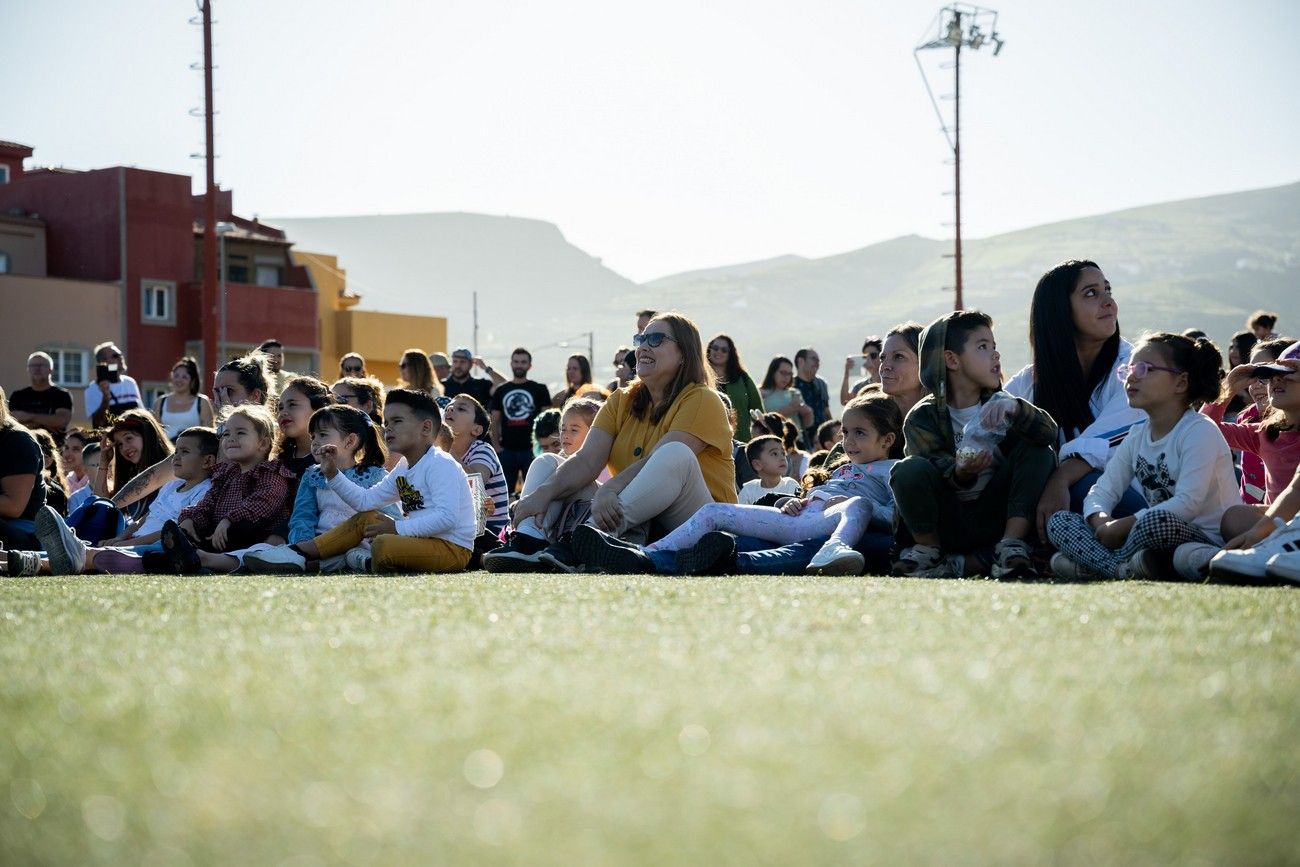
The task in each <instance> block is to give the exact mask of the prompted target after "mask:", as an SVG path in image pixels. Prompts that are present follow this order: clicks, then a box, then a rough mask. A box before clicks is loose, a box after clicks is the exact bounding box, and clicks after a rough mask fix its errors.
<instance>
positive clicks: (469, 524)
mask: <svg viewBox="0 0 1300 867" xmlns="http://www.w3.org/2000/svg"><path fill="white" fill-rule="evenodd" d="M329 486H330V490H331V491H333V492H334V493H336V494H338V495H339V498H340V499H342V500H343V502H345V503H347V504H348V505H349V506H351V507H352V508H353V509H356V510H357V511H358V512H364V511H366V510H367V509H381V508H383V507H384V506H387V505H388V504H390V503H398V504H400V505H401V507H402V514H403V515H405V516H406V517H404V518H401V519H399V520H397V521H396V522H394V523H395V524H396V526H397V533H398V535H399V536H419V537H423V538H428V539H445V540H446V541H448V542H451V543H452V544H453V545H459V546H460V547H462V548H467V549H469V550H471V551H472V550H473V549H474V530H475V521H474V500H473V497H472V496H471V495H470V490H469V479H468V478H466V476H465V471H464V470H463V469H461V466H460V462H459V461H457V460H456V459H455V458H453V457H452V456H451V455H449V454H447V453H446V452H444V451H442V450H441V449H439V448H430V449H429V450H428V451H427V452H425V453H424V457H422V458H420V459H419V460H418V461H416V462H415V466H413V467H410V466H407V463H406V458H402V459H401V460H400V461H398V462H397V466H395V467H393V469H392V471H391V472H389V473H388V475H386V476H384V478H383V480H382V481H381V482H379V484H377V485H375V486H374V487H373V488H363V487H361V486H360V485H358V484H357V483H356V482H354V481H352V480H351V479H349V478H347V476H345V475H344V474H343V473H337V474H335V476H334V478H332V479H330V480H329Z"/></svg>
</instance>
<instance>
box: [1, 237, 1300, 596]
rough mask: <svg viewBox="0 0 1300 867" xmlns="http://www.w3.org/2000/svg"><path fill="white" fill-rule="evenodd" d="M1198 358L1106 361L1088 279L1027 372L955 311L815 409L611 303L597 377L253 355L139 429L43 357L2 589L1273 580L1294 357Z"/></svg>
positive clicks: (1290, 432)
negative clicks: (805, 577)
mask: <svg viewBox="0 0 1300 867" xmlns="http://www.w3.org/2000/svg"><path fill="white" fill-rule="evenodd" d="M1247 324H1248V327H1247V329H1246V330H1244V331H1242V332H1240V333H1238V334H1234V335H1232V337H1231V340H1230V341H1229V342H1228V352H1227V354H1226V357H1225V356H1224V355H1223V354H1222V353H1221V352H1220V350H1219V348H1218V347H1217V346H1216V345H1215V344H1214V343H1213V342H1212V341H1211V340H1210V339H1209V338H1208V337H1207V336H1206V335H1205V334H1203V333H1200V332H1194V331H1189V332H1184V333H1172V332H1154V333H1146V334H1142V335H1140V336H1137V337H1136V339H1135V340H1134V341H1132V342H1130V341H1129V340H1126V339H1125V338H1124V337H1123V336H1122V335H1121V332H1120V325H1119V305H1118V303H1117V300H1116V298H1115V296H1114V294H1113V292H1112V289H1111V285H1110V283H1109V281H1108V280H1107V279H1106V277H1105V274H1104V273H1103V272H1102V269H1101V268H1100V266H1098V265H1097V264H1096V263H1095V262H1091V261H1086V260H1070V261H1067V262H1064V263H1061V264H1060V265H1057V266H1055V267H1053V268H1051V269H1050V270H1048V271H1047V272H1046V273H1045V274H1043V276H1042V277H1041V279H1040V280H1039V281H1038V284H1037V286H1036V287H1035V289H1034V292H1033V297H1032V301H1031V307H1030V327H1029V334H1028V335H1027V338H1028V346H1029V349H1030V356H1031V362H1030V363H1029V365H1027V366H1026V367H1025V368H1024V369H1023V370H1020V371H1018V372H1014V373H1012V372H1010V371H1004V370H1003V369H1002V366H1001V357H1000V354H999V352H998V341H997V337H996V336H995V332H994V322H993V320H992V319H991V318H990V317H989V316H988V315H986V314H985V313H983V312H980V311H978V310H959V311H955V312H953V313H950V314H947V315H945V316H941V317H940V318H938V319H936V320H935V321H934V322H931V323H929V324H928V325H926V326H924V327H923V326H922V325H920V324H918V323H915V322H903V323H899V324H897V325H894V326H893V327H892V328H890V329H888V330H887V331H886V332H885V333H884V336H883V337H878V336H874V335H873V336H869V337H867V338H866V339H865V340H864V342H863V343H862V346H861V352H860V353H858V354H855V355H851V356H848V357H847V358H846V359H845V364H844V370H843V377H842V380H841V382H840V384H839V399H840V402H841V403H842V404H843V411H842V413H841V415H840V417H839V418H834V417H833V416H832V405H831V399H830V395H831V391H830V387H829V386H828V384H827V382H826V381H825V380H824V379H822V378H821V377H820V376H819V375H818V373H819V370H820V365H821V359H820V356H819V354H818V352H817V350H816V349H815V348H813V347H810V346H805V347H801V348H799V349H798V350H797V351H796V352H794V353H793V355H792V356H789V357H788V356H784V355H780V356H776V357H774V358H772V359H771V360H770V361H769V362H768V365H767V369H766V373H765V374H764V375H763V376H762V378H761V381H757V382H756V380H755V378H754V376H752V375H751V374H750V372H749V371H748V370H747V369H746V367H745V365H744V363H743V362H742V359H741V352H740V349H739V347H738V346H737V344H736V342H735V340H734V339H733V338H732V337H731V336H730V335H727V334H718V335H715V336H714V337H713V338H712V339H709V340H705V339H703V337H702V335H701V334H700V332H699V329H698V328H697V327H696V325H695V324H694V323H693V322H692V321H691V320H690V319H689V318H687V317H686V316H685V315H682V314H681V313H676V312H658V311H654V310H642V311H638V313H637V330H636V334H635V336H634V337H633V338H632V340H631V346H621V347H619V349H618V350H617V352H616V353H615V356H614V358H613V366H614V369H615V371H616V375H615V378H614V379H612V380H610V381H609V382H608V383H607V384H605V385H601V384H599V383H596V382H595V381H594V377H593V373H592V363H591V359H589V358H587V357H586V356H583V355H573V356H570V357H569V358H568V359H567V362H566V370H565V386H564V388H563V389H562V390H561V391H560V392H559V393H558V394H554V395H553V394H551V393H550V391H549V389H548V388H547V387H546V386H545V385H544V384H542V383H540V382H536V381H534V380H532V379H530V373H531V371H532V363H533V359H532V355H531V353H530V352H529V351H528V350H527V349H526V348H524V347H519V348H516V349H515V350H514V351H513V352H512V353H511V354H510V356H509V361H508V365H509V370H508V372H503V371H498V370H497V369H496V368H494V367H493V366H492V364H490V363H488V362H487V361H486V360H484V359H482V358H480V357H478V356H476V355H475V354H474V353H473V352H471V351H470V350H469V349H466V348H458V349H455V350H454V351H453V352H452V353H451V354H450V356H448V355H446V354H443V353H441V352H434V353H431V354H430V353H426V352H424V351H423V350H421V349H418V348H412V349H409V350H407V351H406V352H404V353H403V354H402V356H401V361H400V368H399V369H400V377H401V378H400V381H399V382H397V383H395V384H393V385H392V386H386V385H385V384H384V383H382V382H380V381H379V380H378V379H376V378H374V377H372V376H370V375H369V374H368V372H367V369H366V360H365V359H364V358H363V357H362V356H360V355H358V354H356V353H349V354H348V355H346V356H344V357H343V358H342V359H341V360H340V363H339V370H338V373H337V376H336V377H335V378H334V379H333V381H332V382H329V381H326V380H325V379H323V378H318V377H316V376H312V375H307V374H299V373H293V372H291V371H287V370H284V368H283V364H284V356H283V348H282V346H281V345H280V343H279V342H278V341H276V340H267V341H265V342H264V343H263V344H262V345H261V346H260V347H259V348H258V349H257V350H256V351H254V352H252V353H250V354H249V355H247V356H244V357H242V358H238V359H235V360H233V361H230V362H228V363H226V364H223V365H222V366H221V367H220V368H219V369H218V370H216V371H212V372H211V383H212V396H211V397H209V396H207V395H205V394H203V393H202V390H203V384H204V382H205V381H207V377H205V376H204V375H203V373H202V371H200V369H199V366H198V364H197V363H196V362H195V360H194V359H192V358H182V359H180V360H178V361H177V362H176V364H175V365H174V367H173V369H172V374H171V382H170V390H169V391H168V393H167V394H165V395H163V396H161V397H159V398H158V399H157V400H155V401H154V402H153V405H152V406H148V407H146V406H144V400H143V398H142V396H141V392H140V388H139V385H138V384H137V383H136V381H135V380H134V379H133V378H132V377H131V376H130V375H129V373H128V367H127V360H126V358H125V357H124V355H123V353H122V351H121V350H120V349H119V348H118V347H117V346H116V345H114V344H113V343H111V342H110V343H104V344H102V345H100V346H98V347H96V348H95V353H94V355H95V377H94V378H95V382H94V383H93V384H92V385H90V386H88V387H87V388H86V393H85V405H86V412H87V415H88V416H89V417H90V420H91V421H90V426H89V427H86V428H81V427H72V426H71V422H72V410H73V401H72V396H71V395H70V394H69V393H68V392H67V391H66V390H65V389H62V388H60V387H59V386H57V385H54V384H53V383H52V382H51V376H52V372H53V361H52V360H51V358H50V356H48V355H47V354H45V353H42V352H36V353H33V354H32V355H31V357H30V358H29V359H28V364H27V372H28V376H29V378H30V385H28V386H27V387H24V388H21V389H18V390H16V391H14V392H13V393H12V394H11V395H9V396H8V397H7V398H6V396H5V394H4V392H3V390H0V542H3V549H4V552H3V554H2V555H0V556H4V557H5V558H6V566H7V570H6V571H7V573H8V574H9V575H11V576H22V575H37V574H48V573H53V574H58V575H63V574H80V573H85V572H95V571H100V572H111V573H129V572H155V573H180V574H203V573H216V572H235V571H240V570H244V571H251V572H258V573H261V572H306V571H316V570H319V571H321V572H339V571H352V572H451V571H459V570H464V569H477V568H483V569H487V570H488V571H491V572H539V571H554V572H573V571H605V572H617V573H646V574H665V575H696V574H802V573H811V574H862V573H867V574H894V575H900V576H913V577H934V578H938V577H972V576H988V577H992V578H995V579H1002V580H1034V579H1037V578H1041V577H1047V576H1052V577H1054V578H1055V579H1056V580H1066V581H1096V580H1122V579H1128V578H1143V579H1169V580H1179V579H1181V580H1193V581H1197V580H1204V579H1206V577H1207V576H1213V577H1215V578H1217V579H1221V580H1227V581H1237V582H1250V583H1255V582H1280V581H1292V582H1295V581H1300V518H1297V512H1298V511H1300V475H1298V474H1297V466H1298V465H1300V342H1295V341H1293V340H1291V339H1290V338H1281V337H1279V336H1278V335H1277V333H1276V328H1277V316H1276V315H1275V314H1270V313H1268V312H1265V311H1260V312H1257V313H1256V314H1254V315H1252V316H1251V317H1250V318H1249V320H1248V323H1247Z"/></svg>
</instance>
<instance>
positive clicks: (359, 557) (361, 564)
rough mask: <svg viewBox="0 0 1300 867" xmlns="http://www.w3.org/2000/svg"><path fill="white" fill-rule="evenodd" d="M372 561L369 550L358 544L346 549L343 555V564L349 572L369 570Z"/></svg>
mask: <svg viewBox="0 0 1300 867" xmlns="http://www.w3.org/2000/svg"><path fill="white" fill-rule="evenodd" d="M372 562H373V561H372V560H371V558H370V552H369V551H368V550H366V549H365V548H362V547H359V546H358V547H356V548H350V549H348V552H347V553H346V554H344V555H343V565H344V566H346V567H347V569H348V571H349V572H369V571H370V564H371V563H372Z"/></svg>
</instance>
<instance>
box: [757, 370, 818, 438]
mask: <svg viewBox="0 0 1300 867" xmlns="http://www.w3.org/2000/svg"><path fill="white" fill-rule="evenodd" d="M759 397H760V398H761V399H762V401H763V407H764V408H765V410H766V411H767V412H779V413H781V415H783V416H785V417H786V418H788V419H790V421H792V422H794V426H795V427H796V428H798V429H799V430H801V431H802V430H803V429H804V427H805V426H807V425H810V424H812V420H813V408H812V407H811V406H809V405H808V404H806V403H804V402H803V395H802V394H800V393H799V389H797V388H795V387H794V362H793V361H791V360H790V359H788V358H786V357H785V356H784V355H778V356H776V357H775V358H773V359H772V360H771V361H769V362H768V363H767V374H766V375H765V376H764V377H763V385H762V386H761V387H760V388H759Z"/></svg>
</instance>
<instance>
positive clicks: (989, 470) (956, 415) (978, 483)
mask: <svg viewBox="0 0 1300 867" xmlns="http://www.w3.org/2000/svg"><path fill="white" fill-rule="evenodd" d="M983 408H984V405H983V404H981V403H976V404H974V405H973V406H968V407H966V408H965V409H956V408H954V407H951V406H950V407H948V415H949V416H950V417H951V418H952V440H953V443H954V444H955V445H956V447H957V448H958V449H959V450H960V449H961V441H962V431H963V430H965V428H966V425H968V424H970V423H971V422H973V421H974V420H975V419H977V418H979V415H980V410H982V409H983ZM1001 462H1002V451H1001V449H994V450H993V463H991V464H989V465H988V467H986V468H985V469H984V470H983V471H982V472H981V473H980V474H979V478H977V479H976V480H975V484H973V485H971V486H970V487H969V488H962V489H960V490H958V491H957V499H959V500H976V499H979V495H980V491H982V490H984V488H985V487H986V486H987V485H988V483H989V479H991V478H993V470H994V469H996V468H997V465H998V464H999V463H1001Z"/></svg>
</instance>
